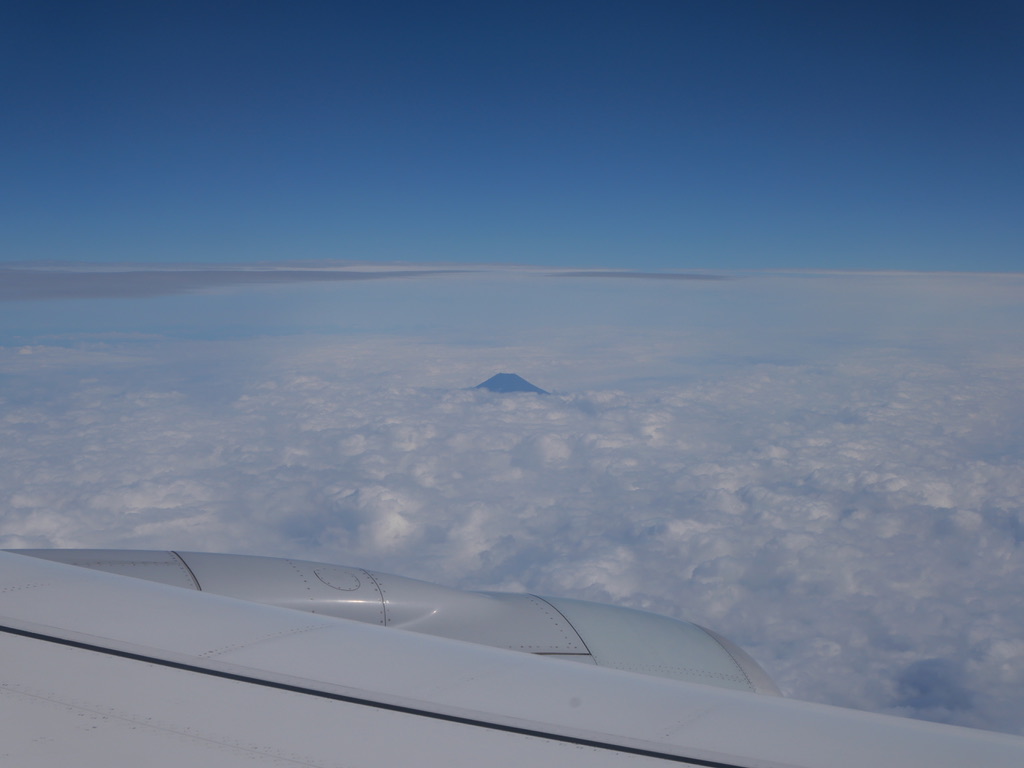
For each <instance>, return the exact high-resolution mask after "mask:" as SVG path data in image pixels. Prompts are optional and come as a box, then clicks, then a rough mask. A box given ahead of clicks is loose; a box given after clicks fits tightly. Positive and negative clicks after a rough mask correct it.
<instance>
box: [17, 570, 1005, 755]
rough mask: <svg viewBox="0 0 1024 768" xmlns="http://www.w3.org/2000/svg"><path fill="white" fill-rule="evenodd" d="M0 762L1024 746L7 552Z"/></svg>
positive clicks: (981, 751)
mask: <svg viewBox="0 0 1024 768" xmlns="http://www.w3.org/2000/svg"><path fill="white" fill-rule="evenodd" d="M0 760H2V763H3V765H5V766H7V765H10V766H60V767H61V768H64V766H70V765H75V766H83V767H85V768H89V767H91V766H97V767H98V766H104V768H106V767H107V766H120V765H147V766H176V767H180V766H181V765H201V766H206V765H216V766H240V765H245V766H249V765H275V766H397V765H418V766H419V765H422V766H435V765H436V766H474V767H475V766H481V765H485V766H517V767H521V766H526V765H529V766H540V767H541V768H543V767H544V766H565V765H574V766H576V765H579V766H625V765H630V766H634V765H636V766H640V765H668V764H683V765H701V766H715V767H721V768H724V767H725V766H743V767H744V768H751V767H753V766H764V767H768V766H808V767H809V766H835V767H836V768H845V767H850V768H852V767H853V766H857V767H858V768H860V767H861V766H908V765H913V766H918V765H920V766H925V765H927V766H950V767H952V766H956V767H957V768H960V767H961V766H965V765H984V766H991V767H992V768H999V767H1000V766H1005V767H1006V768H1010V766H1013V768H1019V766H1020V765H1024V739H1020V738H1016V737H1012V736H1003V735H999V734H991V733H986V732H982V731H973V730H969V729H963V728H955V727H948V726H939V725H935V724H930V723H922V722H918V721H912V720H905V719H901V718H889V717H882V716H877V715H871V714H867V713H861V712H852V711H848V710H841V709H836V708H833V707H826V706H821V705H814V704H808V703H805V702H797V701H791V700H787V699H784V698H781V697H776V696H762V695H757V694H754V693H750V692H746V691H736V690H728V689H724V688H720V687H714V686H709V685H702V684H697V683H690V682H684V681H680V680H675V679H662V678H657V677H652V676H649V675H645V674H635V673H633V672H628V671H623V670H618V669H607V668H603V667H600V666H596V665H590V664H573V663H565V662H563V661H557V660H549V659H546V658H543V657H539V656H536V655H532V654H527V653H516V652H512V651H508V650H504V649H501V648H493V647H487V646H483V645H479V644H475V643H467V642H461V641H457V640H452V639H448V638H443V637H435V636H430V635H426V634H421V633H414V632H402V631H396V630H394V629H391V628H388V627H383V626H378V625H376V624H371V623H366V622H357V621H352V620H347V619H340V618H335V617H332V616H324V615H319V614H311V613H305V612H299V611H295V610H291V609H288V608H281V607H277V606H270V605H263V604H258V603H253V602H248V601H243V600H239V599H237V598H230V597H224V596H219V595H211V594H207V593H204V592H199V591H194V590H189V589H181V588H180V587H178V586H167V585H165V584H157V583H151V582H147V581H141V580H138V579H133V578H128V577H125V576H121V575H116V574H111V573H103V572H98V571H94V570H86V569H82V568H77V567H74V566H70V565H65V564H62V563H56V562H50V561H46V560H41V559H37V558H33V557H27V556H25V555H19V554H12V553H0Z"/></svg>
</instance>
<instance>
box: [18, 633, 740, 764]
mask: <svg viewBox="0 0 1024 768" xmlns="http://www.w3.org/2000/svg"><path fill="white" fill-rule="evenodd" d="M0 632H5V633H7V634H9V635H17V636H19V637H25V638H29V639H32V640H42V641H44V642H47V643H53V644H55V645H63V646H66V647H68V648H78V649H79V650H83V651H92V652H94V653H100V654H104V655H106V656H115V657H117V658H121V659H129V660H131V661H141V662H145V663H147V664H155V665H157V666H161V667H167V668H170V669H179V670H182V671H185V672H194V673H196V674H199V675H206V676H208V677H217V678H221V679H223V680H232V681H234V682H238V683H247V684H249V685H258V686H261V687H263V688H272V689H275V690H279V691H287V692H289V693H299V694H304V695H306V696H315V697H317V698H320V699H329V700H332V701H340V702H343V703H346V704H355V705H357V706H362V707H373V708H375V709H381V710H385V711H387V712H397V713H400V714H404V715H412V716H414V717H426V718H430V719H432V720H441V721H444V722H448V723H455V724H457V725H469V726H473V727H475V728H484V729H487V730H491V731H501V732H504V733H512V734H517V735H519V736H530V737H533V738H539V739H548V740H549V741H557V742H562V743H565V744H574V745H577V746H581V747H590V748H592V749H601V750H605V751H608V752H621V753H624V754H630V755H637V756H640V757H650V758H654V759H657V760H669V761H671V762H674V763H685V764H687V765H698V766H703V768H749V766H744V765H741V764H740V763H723V762H719V761H717V760H703V759H701V758H697V757H684V756H682V755H673V754H671V753H668V752H658V751H657V750H652V749H642V748H640V747H630V746H627V745H624V744H615V743H613V742H610V741H596V740H593V739H584V738H580V737H577V736H566V735H563V734H559V733H549V732H547V731H540V730H536V729H533V728H522V727H518V726H514V725H504V724H502V723H492V722H489V721H487V720H477V719H475V718H470V717H461V716H458V715H447V714H444V713H443V712H431V711H430V710H427V709H418V708H416V707H407V706H403V705H400V704H388V703H387V702H381V701H374V700H373V699H364V698H362V697H359V696H347V695H345V694H341V693H332V692H330V691H321V690H317V689H316V688H307V687H305V686H301V685H293V684H290V683H281V682H277V681H275V680H265V679H263V678H259V677H252V676H250V675H242V674H238V673H234V672H225V671H222V670H217V669H209V668H207V667H200V666H196V665H193V664H186V663H184V662H180V661H171V660H170V659H162V658H160V657H159V656H147V655H145V654H141V653H132V652H130V651H121V650H118V649H116V648H105V647H104V646H102V645H93V644H92V643H84V642H81V641H78V640H70V639H68V638H64V637H57V636H55V635H47V634H42V633H40V632H31V631H29V630H25V629H17V628H16V627H8V626H3V625H0Z"/></svg>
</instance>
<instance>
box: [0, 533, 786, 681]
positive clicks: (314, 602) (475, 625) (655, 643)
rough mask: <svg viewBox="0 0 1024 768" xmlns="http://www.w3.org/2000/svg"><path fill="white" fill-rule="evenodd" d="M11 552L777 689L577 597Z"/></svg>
mask: <svg viewBox="0 0 1024 768" xmlns="http://www.w3.org/2000/svg"><path fill="white" fill-rule="evenodd" d="M12 551H16V552H18V553H19V554H23V555H30V556H32V557H40V558H44V559H47V560H54V561H57V562H62V563H67V564H69V565H77V566H81V567H85V568H93V569H96V570H101V571H107V572H110V573H116V574H120V575H123V576H132V577H135V578H140V579H146V580H148V581H154V582H159V583H163V584H169V585H171V586H176V587H182V588H184V589H195V590H201V591H204V592H211V593H213V594H218V595H223V596H226V597H233V598H236V599H241V600H248V601H251V602H257V603H264V604H267V605H274V606H278V607H281V608H290V609H293V610H300V611H308V612H310V613H318V614H324V615H328V616H334V617H336V618H340V619H351V620H354V621H362V622H367V623H371V624H380V625H382V626H388V627H395V628H398V629H404V630H409V631H412V632H422V633H424V634H428V635H436V636H439V637H446V638H450V639H453V640H461V641H464V642H470V643H477V644H481V645H489V646H493V647H497V648H505V649H508V650H512V651H521V652H526V653H535V654H540V655H544V656H550V657H552V658H558V659H565V660H569V661H575V662H582V663H585V664H597V665H599V666H604V667H611V668H615V669H622V670H626V671H629V672H635V673H638V674H644V675H653V676H655V677H667V678H673V679H676V680H684V681H687V682H695V683H704V684H706V685H714V686H718V687H721V688H730V689H734V690H745V691H751V692H754V693H762V694H769V695H779V690H778V688H777V687H776V686H775V684H774V683H773V682H772V680H771V679H770V678H769V677H768V675H767V674H766V673H765V672H764V670H763V669H762V668H761V667H760V666H759V665H758V664H757V662H756V661H754V660H753V659H752V658H751V657H750V656H749V655H748V654H747V653H745V652H744V651H743V650H742V649H740V648H739V647H738V646H736V645H735V644H733V643H732V642H730V641H729V640H727V639H725V638H724V637H721V636H720V635H718V634H717V633H715V632H712V631H711V630H709V629H705V628H704V627H701V626H699V625H697V624H693V623H690V622H687V621H679V620H677V619H670V618H667V617H665V616H658V615H656V614H653V613H647V612H644V611H636V610H632V609H629V608H620V607H617V606H612V605H602V604H599V603H591V602H586V601H583V600H571V599H567V598H550V597H539V596H537V595H529V594H513V593H502V592H467V591H463V590H457V589H451V588H448V587H443V586H440V585H438V584H431V583H429V582H425V581H418V580H416V579H408V578H405V577H402V576H395V575H393V574H387V573H379V572H376V571H368V570H364V569H362V568H352V567H348V566H341V565H331V564H329V563H315V562H308V561H304V560H292V559H284V558H273V557H255V556H251V555H224V554H210V553H203V552H170V551H166V552H161V551H148V550H107V549H23V550H12Z"/></svg>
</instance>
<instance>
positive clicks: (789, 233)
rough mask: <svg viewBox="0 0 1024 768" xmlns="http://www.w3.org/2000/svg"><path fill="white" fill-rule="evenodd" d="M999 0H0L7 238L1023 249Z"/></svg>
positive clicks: (131, 253)
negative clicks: (362, 0) (367, 0)
mask: <svg viewBox="0 0 1024 768" xmlns="http://www.w3.org/2000/svg"><path fill="white" fill-rule="evenodd" d="M1022 38H1024V9H1022V7H1021V6H1020V4H1019V3H1015V2H979V3H950V2H927V3H921V2H918V3H908V2H895V3H856V4H853V3H849V4H846V3H844V4H835V3H815V2H775V3H754V2H729V1H728V0H726V1H722V2H689V3H683V2H646V3H639V4H637V3H624V2H601V3H584V2H554V3H548V2H545V3H539V2H515V3H485V4H481V3H469V2H466V3H459V2H440V3H410V2H382V3H373V4H355V3H326V2H297V3H268V2H213V3H205V2H204V3H195V2H180V3H127V2H124V3H116V2H95V3H70V2H56V3H54V2H33V3H6V4H4V6H3V8H2V9H0V68H2V73H3V77H2V78H0V99H2V103H3V104H4V110H3V111H4V119H3V121H2V123H0V165H2V167H3V169H4V171H3V176H4V181H3V184H2V186H0V233H2V234H0V259H2V260H4V261H22V262H23V261H30V262H39V261H72V262H207V263H231V262H252V261H286V260H287V261H291V260H294V261H311V260H312V261H320V260H342V261H357V262H362V261H371V262H393V261H405V262H470V263H525V264H544V265H557V266H580V267H602V266H603V267H639V268H644V269H751V268H838V269H914V270H946V269H949V270H983V271H1017V270H1019V269H1020V267H1021V254H1022V253H1024V247H1022V246H1024V225H1022V224H1021V217H1020V216H1019V213H1020V211H1021V210H1022V209H1024V186H1022V182H1021V179H1022V178H1024V148H1022V144H1021V142H1020V136H1022V135H1024V103H1022V99H1024V96H1022V92H1021V89H1020V87H1019V83H1020V82H1021V79H1022V76H1024V46H1022V45H1021V40H1022Z"/></svg>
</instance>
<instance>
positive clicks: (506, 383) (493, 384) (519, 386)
mask: <svg viewBox="0 0 1024 768" xmlns="http://www.w3.org/2000/svg"><path fill="white" fill-rule="evenodd" d="M475 389H487V390H490V391H491V392H535V393H537V394H538V395H546V394H548V393H547V392H545V391H544V390H543V389H541V388H540V387H535V386H534V385H533V384H531V383H530V382H528V381H527V380H526V379H524V378H523V377H522V376H520V375H518V374H515V373H496V374H494V375H493V376H491V378H489V379H488V380H487V381H485V382H483V383H482V384H477V385H476V387H475Z"/></svg>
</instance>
